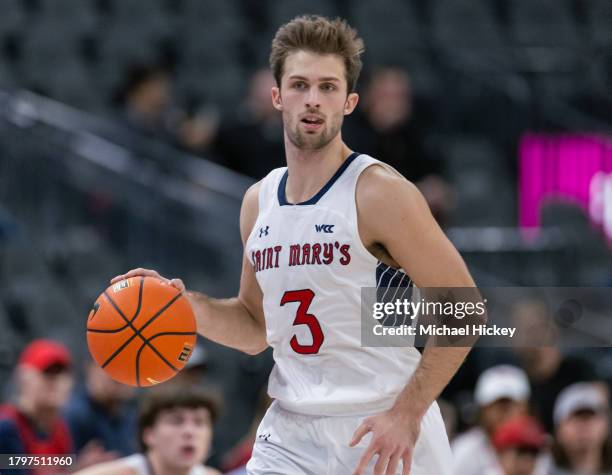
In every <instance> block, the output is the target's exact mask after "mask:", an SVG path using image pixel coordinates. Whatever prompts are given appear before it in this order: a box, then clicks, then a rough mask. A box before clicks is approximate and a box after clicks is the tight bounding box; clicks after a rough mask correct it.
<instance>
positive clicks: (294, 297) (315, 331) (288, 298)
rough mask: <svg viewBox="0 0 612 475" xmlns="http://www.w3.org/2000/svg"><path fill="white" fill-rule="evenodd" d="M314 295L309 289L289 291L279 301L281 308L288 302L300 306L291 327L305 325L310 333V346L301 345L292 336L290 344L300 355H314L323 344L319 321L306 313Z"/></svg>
mask: <svg viewBox="0 0 612 475" xmlns="http://www.w3.org/2000/svg"><path fill="white" fill-rule="evenodd" d="M314 296H315V294H314V292H313V291H312V290H310V289H304V290H290V291H287V292H285V293H284V295H283V298H282V299H281V302H280V304H281V307H282V306H283V305H285V304H286V303H288V302H298V303H299V304H300V305H299V307H298V309H297V312H296V314H295V320H293V325H294V326H295V325H307V326H308V329H309V330H310V333H311V334H312V344H311V345H302V344H300V342H298V340H297V337H296V336H295V335H293V337H292V338H291V341H290V344H291V348H292V349H293V351H295V352H296V353H299V354H301V355H314V354H316V353H318V352H319V348H321V345H322V344H323V340H324V337H323V330H321V325H319V320H317V317H315V316H314V315H313V314H311V313H307V312H308V307H310V304H311V303H312V299H313V298H314Z"/></svg>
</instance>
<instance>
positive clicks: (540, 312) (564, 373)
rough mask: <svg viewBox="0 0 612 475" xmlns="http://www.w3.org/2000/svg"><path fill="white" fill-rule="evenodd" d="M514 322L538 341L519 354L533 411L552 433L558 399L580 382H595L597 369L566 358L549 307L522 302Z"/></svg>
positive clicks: (516, 311) (538, 303)
mask: <svg viewBox="0 0 612 475" xmlns="http://www.w3.org/2000/svg"><path fill="white" fill-rule="evenodd" d="M512 319H513V323H514V324H515V325H516V326H517V327H523V328H525V330H522V331H519V333H522V334H525V335H532V336H533V338H534V341H533V342H530V343H528V344H525V345H521V346H519V347H517V348H515V351H516V352H517V354H518V356H519V360H520V363H521V366H522V367H523V368H524V370H525V371H526V372H527V375H528V377H529V382H530V384H531V389H532V391H533V396H532V398H531V405H532V408H533V410H534V411H535V413H536V415H537V416H538V418H539V420H540V421H541V422H542V424H544V428H545V429H546V431H547V432H552V430H553V417H552V408H553V407H554V404H555V399H556V398H557V395H558V394H559V393H560V392H561V390H562V389H563V388H565V387H567V386H569V385H570V384H572V383H574V382H576V381H593V380H595V379H596V375H595V369H594V368H593V365H592V364H591V363H590V362H588V361H586V360H584V359H582V358H580V357H578V356H563V354H562V353H561V350H560V349H559V348H558V347H557V346H556V343H555V342H554V341H553V340H554V338H555V333H554V330H555V329H554V328H553V327H554V325H552V318H551V317H549V316H548V311H547V309H546V306H545V304H543V303H541V302H531V301H530V302H527V301H525V302H521V303H519V304H517V305H516V307H515V309H514V312H513V316H512ZM545 339H546V341H545ZM544 345H546V346H544Z"/></svg>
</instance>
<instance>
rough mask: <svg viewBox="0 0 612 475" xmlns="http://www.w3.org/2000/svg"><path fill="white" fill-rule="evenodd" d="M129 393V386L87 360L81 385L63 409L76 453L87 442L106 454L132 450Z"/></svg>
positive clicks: (132, 411)
mask: <svg viewBox="0 0 612 475" xmlns="http://www.w3.org/2000/svg"><path fill="white" fill-rule="evenodd" d="M133 396H134V390H133V388H132V387H130V386H127V385H125V384H121V383H118V382H116V381H114V380H113V379H111V378H110V377H109V376H108V375H107V374H106V373H105V372H104V370H102V368H100V367H99V366H98V365H97V364H96V363H94V362H93V361H91V360H89V361H88V362H87V364H86V368H85V385H84V386H83V387H80V388H77V390H76V391H74V393H73V395H72V397H71V399H70V401H69V402H68V405H67V407H66V409H65V411H64V415H65V417H66V421H67V422H68V426H69V427H70V432H71V435H72V439H73V441H74V449H75V450H76V452H77V453H79V452H80V451H81V450H82V449H83V448H84V447H85V446H86V445H88V444H89V445H88V446H89V447H98V448H99V449H100V450H102V451H109V454H108V455H109V457H110V456H114V457H115V458H118V457H119V455H129V454H132V453H134V452H135V451H136V411H135V407H134V406H133V405H132V404H130V402H131V401H130V400H131V399H132V397H133Z"/></svg>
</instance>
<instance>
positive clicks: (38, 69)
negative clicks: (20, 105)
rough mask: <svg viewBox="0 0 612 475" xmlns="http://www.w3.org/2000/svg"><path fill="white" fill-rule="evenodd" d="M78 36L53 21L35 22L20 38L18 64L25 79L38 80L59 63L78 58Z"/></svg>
mask: <svg viewBox="0 0 612 475" xmlns="http://www.w3.org/2000/svg"><path fill="white" fill-rule="evenodd" d="M81 40H82V37H81V36H80V35H79V34H77V32H75V31H71V30H68V29H63V28H58V27H57V24H54V23H46V22H44V23H38V22H37V23H36V28H33V29H31V30H30V31H28V34H27V36H26V37H25V38H24V40H23V45H22V55H23V58H22V60H21V66H22V68H23V74H24V76H25V78H26V79H28V80H30V81H33V82H36V83H42V82H44V81H45V77H46V76H47V75H48V74H50V73H51V72H53V71H54V70H56V71H57V70H60V71H61V69H62V67H63V65H65V64H69V63H72V62H75V61H80V60H81V58H80V57H79V56H80V47H81V43H80V42H81Z"/></svg>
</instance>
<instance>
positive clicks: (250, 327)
mask: <svg viewBox="0 0 612 475" xmlns="http://www.w3.org/2000/svg"><path fill="white" fill-rule="evenodd" d="M362 51H363V42H362V40H361V39H360V38H358V37H357V34H356V32H355V30H353V29H352V28H351V27H350V26H349V25H348V24H347V23H346V22H345V21H342V20H340V19H337V20H334V21H331V20H328V19H326V18H322V17H298V18H296V19H294V20H293V21H291V22H289V23H287V24H285V25H283V26H282V27H281V28H280V29H279V30H278V32H277V33H276V36H275V38H274V40H273V42H272V53H271V56H270V63H271V67H272V70H273V73H274V75H275V79H276V83H277V86H276V87H274V88H272V91H271V96H272V102H273V105H274V107H275V108H276V109H278V110H279V111H280V112H281V113H282V118H283V125H284V141H285V152H286V159H287V167H286V168H279V169H276V170H273V171H272V172H270V174H269V175H268V176H266V177H265V178H264V179H263V180H261V181H260V182H259V183H257V184H255V185H253V186H252V187H251V188H250V189H249V190H248V191H247V193H246V195H245V197H244V202H243V206H242V210H241V216H240V227H241V233H242V238H243V242H244V245H245V253H244V260H243V267H242V278H241V284H240V291H239V294H238V296H237V297H236V298H232V299H226V300H216V299H212V298H210V297H208V296H205V295H203V294H201V293H198V292H194V291H187V290H186V289H185V286H184V284H183V282H182V281H181V280H180V279H165V280H166V282H167V283H168V284H170V285H173V286H175V287H176V288H178V289H180V290H181V291H184V292H185V295H186V296H187V297H188V299H189V301H190V302H191V304H192V306H193V309H194V311H195V313H196V316H197V320H198V331H199V332H200V333H201V334H202V335H204V336H205V337H207V338H210V339H211V340H214V341H216V342H219V343H222V344H224V345H227V346H230V347H233V348H236V349H239V350H242V351H244V352H247V353H250V354H257V353H259V352H261V351H263V350H264V349H266V348H267V347H268V345H269V346H272V348H273V349H274V359H275V363H276V364H275V367H274V369H273V371H272V373H271V375H270V381H269V386H268V390H269V394H270V396H271V397H272V398H273V399H275V401H274V403H273V404H272V406H271V407H270V409H269V410H268V412H267V414H266V416H265V417H264V419H263V421H262V423H261V425H260V428H259V431H258V434H257V439H256V442H255V447H254V450H253V456H252V458H251V460H250V462H249V464H248V466H247V471H248V473H250V474H254V475H259V474H285V475H287V474H291V475H297V474H316V475H322V474H334V475H337V474H349V473H355V474H364V473H374V474H376V475H383V474H387V475H390V474H396V473H402V474H404V475H405V474H408V473H410V474H411V475H445V474H449V473H450V470H451V468H452V467H451V465H452V462H451V453H450V448H449V444H448V439H447V436H446V432H445V429H444V425H443V422H442V418H441V416H440V411H439V409H438V406H437V404H436V403H435V399H436V397H437V396H438V395H439V394H440V391H441V390H442V389H443V388H444V387H445V386H446V384H447V383H448V381H449V380H450V378H451V377H452V376H453V375H454V374H455V372H456V371H457V369H458V367H459V366H460V365H461V363H462V362H463V360H464V358H465V356H466V354H467V352H468V351H469V349H468V348H435V347H427V348H426V349H425V351H424V353H423V355H422V357H421V356H420V354H419V352H418V351H417V350H416V349H415V348H397V347H395V348H392V347H384V348H372V347H362V346H361V340H360V328H361V327H360V292H361V288H362V287H377V285H385V286H403V285H406V284H407V283H410V284H411V285H412V284H413V283H414V284H415V285H417V286H419V287H473V286H474V282H473V280H472V278H471V277H470V275H469V273H468V270H467V268H466V266H465V264H464V262H463V260H462V259H461V257H460V256H459V254H458V253H457V251H456V250H455V249H454V247H453V246H452V245H451V244H450V242H449V241H448V240H447V238H446V237H445V236H444V234H443V233H442V231H441V230H440V228H439V227H438V225H437V223H436V222H435V220H434V219H433V217H432V215H431V213H430V211H429V209H428V207H427V205H426V203H425V200H424V199H423V197H422V196H421V194H420V193H419V191H418V190H417V188H416V187H415V186H414V185H413V184H412V183H410V182H408V181H407V180H405V179H404V178H403V177H402V176H401V175H399V174H398V173H397V172H395V171H394V170H393V169H391V168H390V167H388V166H386V165H384V164H382V163H381V162H379V161H377V160H376V159H374V158H372V157H369V156H366V155H360V154H359V153H358V152H354V151H352V150H351V149H350V148H349V147H348V145H346V144H345V143H344V142H343V141H342V136H341V131H340V130H341V126H342V122H343V118H344V116H345V115H348V114H350V113H351V112H352V111H353V110H354V109H355V107H356V106H357V102H358V95H357V94H356V93H355V85H356V82H357V77H358V75H359V72H360V69H361V60H360V54H361V52H362ZM244 159H245V160H248V159H249V158H248V157H245V158H244ZM406 159H407V160H409V159H410V157H409V156H407V157H406ZM140 275H148V276H154V277H158V278H162V277H161V276H160V275H159V274H158V273H157V272H155V271H152V270H145V269H135V270H132V271H130V272H128V273H127V274H125V275H121V276H118V277H116V278H115V279H114V280H113V281H112V282H116V281H118V280H121V279H125V278H129V277H133V276H140ZM162 279H163V278H162ZM368 434H369V435H368ZM366 435H368V437H366ZM400 467H401V471H398V470H399V469H400Z"/></svg>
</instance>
